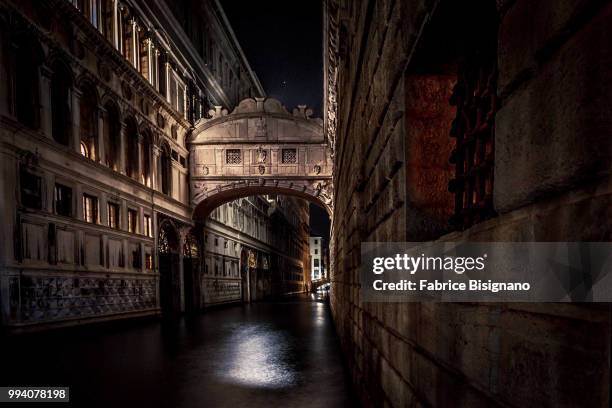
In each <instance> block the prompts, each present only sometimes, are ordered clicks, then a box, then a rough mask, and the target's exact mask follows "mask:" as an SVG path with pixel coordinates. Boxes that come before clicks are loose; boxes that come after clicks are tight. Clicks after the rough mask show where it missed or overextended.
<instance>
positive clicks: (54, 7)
mask: <svg viewBox="0 0 612 408" xmlns="http://www.w3.org/2000/svg"><path fill="white" fill-rule="evenodd" d="M183 7H189V10H190V13H184V9H183ZM0 83H2V84H3V86H0V218H1V219H2V221H3V225H2V230H1V232H2V233H1V234H0V319H1V323H2V325H3V326H4V327H8V328H10V329H11V330H21V329H27V328H29V327H44V326H45V325H59V324H66V325H69V324H78V323H80V322H84V321H90V320H97V319H98V320H99V319H114V318H121V317H128V316H135V315H146V314H158V313H160V310H164V311H168V312H178V311H181V310H192V309H194V308H198V307H200V306H201V304H200V302H199V293H200V292H201V290H202V287H206V285H203V286H202V287H201V285H200V284H201V283H202V282H200V280H199V273H200V271H201V269H202V267H203V264H202V262H201V259H200V258H199V255H200V254H201V252H202V251H201V250H199V249H200V248H201V245H202V239H203V224H204V220H203V219H198V220H197V221H198V222H197V223H196V222H195V221H194V217H193V212H194V206H193V205H192V201H191V197H190V193H189V192H190V185H189V179H190V174H189V173H190V169H189V164H188V163H189V162H190V158H189V155H190V152H189V144H188V142H189V138H190V134H191V130H192V129H193V126H194V124H196V123H198V121H200V119H202V118H204V117H207V116H208V111H209V110H210V109H211V107H213V106H217V105H224V106H228V107H229V108H230V109H234V107H236V106H237V105H238V101H240V100H242V99H244V98H247V97H264V96H265V93H264V91H263V89H262V87H261V84H260V83H259V81H258V79H257V77H256V75H255V74H254V73H253V72H252V70H251V69H250V67H249V65H248V62H247V61H246V59H245V57H244V55H243V54H242V51H241V49H240V46H239V44H238V43H237V41H236V39H235V37H234V35H233V32H232V30H231V27H230V26H229V24H228V22H227V19H226V18H225V16H224V14H223V10H222V9H221V8H220V6H219V3H218V2H216V1H212V0H211V1H198V2H196V1H193V2H183V1H170V0H168V1H165V0H154V1H147V2H142V1H132V0H126V1H119V0H84V1H81V0H79V1H76V0H75V1H67V0H43V1H36V2H33V1H9V0H0ZM4 85H6V86H4ZM304 115H305V113H304ZM304 120H306V119H304ZM253 126H255V127H257V126H259V127H258V128H257V129H259V130H258V132H267V130H266V129H265V127H263V128H262V127H261V123H260V124H253ZM260 159H261V157H260ZM267 160H268V158H264V159H262V163H265V162H267ZM262 165H264V164H262ZM230 289H231V288H228V291H230V292H232V291H235V288H234V289H231V290H230ZM228 293H229V292H228ZM232 293H233V292H232ZM232 296H233V295H232Z"/></svg>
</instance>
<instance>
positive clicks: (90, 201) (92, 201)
mask: <svg viewBox="0 0 612 408" xmlns="http://www.w3.org/2000/svg"><path fill="white" fill-rule="evenodd" d="M83 220H84V221H85V222H89V223H91V224H97V222H98V199H97V198H96V197H94V196H91V195H89V194H83Z"/></svg>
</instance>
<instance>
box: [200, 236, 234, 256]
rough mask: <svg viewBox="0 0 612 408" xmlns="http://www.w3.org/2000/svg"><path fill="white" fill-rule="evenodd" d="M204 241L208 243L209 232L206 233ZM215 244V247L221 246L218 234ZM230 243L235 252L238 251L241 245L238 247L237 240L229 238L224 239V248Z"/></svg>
mask: <svg viewBox="0 0 612 408" xmlns="http://www.w3.org/2000/svg"><path fill="white" fill-rule="evenodd" d="M204 242H205V243H208V234H204ZM214 245H215V247H218V246H219V237H217V236H215V239H214ZM230 245H231V247H232V249H233V250H234V252H238V249H239V247H238V243H237V242H235V241H232V240H229V239H226V240H224V241H223V248H224V249H228V248H229V247H230Z"/></svg>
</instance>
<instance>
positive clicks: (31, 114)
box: [8, 34, 44, 129]
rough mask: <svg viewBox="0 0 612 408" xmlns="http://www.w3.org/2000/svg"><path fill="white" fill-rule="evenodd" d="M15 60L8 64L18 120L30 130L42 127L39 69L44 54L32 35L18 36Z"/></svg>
mask: <svg viewBox="0 0 612 408" xmlns="http://www.w3.org/2000/svg"><path fill="white" fill-rule="evenodd" d="M13 47H14V51H15V52H14V54H13V58H14V59H13V60H12V61H10V63H9V64H8V69H9V71H10V77H11V78H12V80H13V87H12V92H13V95H12V99H13V101H14V107H13V109H14V113H15V116H16V117H17V120H18V121H19V122H21V123H22V124H24V125H26V126H27V127H29V128H30V129H37V128H38V127H39V126H40V106H39V105H40V100H39V91H40V89H39V72H38V71H39V69H40V65H41V63H42V61H43V57H44V53H43V51H42V49H41V47H40V44H39V43H38V41H37V40H36V39H35V38H33V37H32V36H31V35H28V34H25V35H21V36H17V37H16V38H15V40H14V41H13Z"/></svg>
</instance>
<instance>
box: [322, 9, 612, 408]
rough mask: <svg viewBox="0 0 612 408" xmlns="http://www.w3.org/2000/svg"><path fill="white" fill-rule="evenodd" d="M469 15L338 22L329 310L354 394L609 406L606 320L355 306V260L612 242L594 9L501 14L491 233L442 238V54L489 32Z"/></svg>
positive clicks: (609, 73)
mask: <svg viewBox="0 0 612 408" xmlns="http://www.w3.org/2000/svg"><path fill="white" fill-rule="evenodd" d="M451 3H456V4H454V5H451ZM488 3H495V2H492V1H491V2H488ZM457 4H459V5H457ZM465 4H466V3H463V2H451V1H442V2H435V1H424V0H423V1H418V0H414V1H399V0H398V1H391V0H377V1H373V0H372V1H366V0H364V1H360V2H353V1H347V2H344V3H343V4H337V6H338V11H337V15H335V16H334V17H335V18H336V20H337V22H338V25H339V27H338V32H339V34H338V44H337V48H338V51H337V52H338V64H337V67H338V74H337V81H338V85H337V87H338V95H337V103H338V107H337V124H338V126H337V132H336V141H335V157H334V166H335V175H334V187H335V207H334V215H333V231H332V245H331V247H332V251H333V253H332V259H333V272H332V273H333V275H332V280H333V289H332V294H331V305H332V310H333V314H334V318H335V322H336V326H337V329H338V333H339V335H340V338H341V342H342V345H343V349H344V351H345V354H346V358H347V361H348V365H349V367H350V372H351V375H352V377H353V381H354V384H355V387H356V390H357V392H358V393H359V395H360V396H361V399H362V401H363V403H364V405H365V406H394V407H400V406H465V407H474V406H579V405H580V406H602V407H603V406H608V405H609V400H610V396H609V384H610V339H611V337H610V323H611V321H610V309H609V306H608V305H601V304H599V305H597V304H436V303H405V304H379V303H369V304H366V303H362V302H361V299H360V293H359V278H358V276H359V273H358V268H359V266H360V254H359V253H360V243H361V242H366V241H411V240H413V241H417V240H430V239H440V240H449V241H451V240H452V241H456V240H480V241H572V240H585V241H586V240H593V241H599V240H610V239H611V238H612V237H611V235H612V228H610V225H611V222H610V220H611V219H612V217H611V216H612V205H611V204H612V179H610V177H609V174H610V170H611V165H610V163H612V160H611V159H612V157H611V155H612V143H611V142H610V134H611V132H610V131H611V130H612V119H611V118H612V115H610V114H609V112H608V110H609V108H610V106H612V100H611V99H612V92H610V89H609V87H610V83H612V81H611V79H612V78H611V77H612V68H610V67H612V64H611V62H612V61H611V56H612V32H611V30H612V28H611V27H612V5H611V4H609V2H603V1H595V0H584V1H577V2H576V1H541V2H533V1H531V0H516V1H512V0H508V1H497V2H496V9H495V10H494V11H495V13H496V15H497V18H498V21H497V22H496V27H498V29H496V31H497V32H496V33H494V35H495V34H497V35H498V40H497V63H498V68H499V76H498V94H499V96H500V99H501V106H500V109H499V111H498V113H497V115H496V120H495V126H496V142H495V168H494V174H495V189H494V195H493V199H494V204H495V210H496V212H497V214H498V215H497V216H496V217H494V218H492V219H490V220H488V221H485V222H481V223H477V224H476V225H475V226H473V227H471V228H470V229H467V230H465V231H462V232H449V231H450V228H449V227H448V224H447V223H446V222H445V219H446V218H447V217H448V216H449V214H450V205H451V204H450V203H451V202H452V195H451V194H450V193H448V190H447V182H448V180H449V179H450V178H451V176H452V172H451V171H450V168H449V167H448V166H447V162H446V157H447V155H448V153H449V151H450V150H451V149H452V144H453V143H454V141H453V139H451V138H450V137H448V132H449V130H450V120H452V113H453V112H454V110H453V108H452V107H449V105H448V96H450V91H451V86H450V83H452V81H453V74H454V72H456V70H455V64H456V62H457V61H458V60H460V58H461V55H458V53H457V49H456V47H454V46H453V42H452V41H453V38H454V37H456V36H458V35H459V32H460V31H459V30H460V29H461V27H467V26H470V25H471V26H474V27H479V26H480V25H482V21H478V20H477V19H476V20H475V21H470V20H469V18H470V16H469V15H467V14H470V13H471V12H470V13H467V12H466V11H465V10H461V9H457V7H463V6H464V5H465ZM327 5H328V7H329V8H328V9H327V12H328V13H330V10H332V11H331V12H333V13H336V11H335V7H330V6H335V4H334V3H333V2H331V1H330V2H328V3H327ZM453 7H454V8H455V9H453ZM461 13H466V15H462V14H461ZM326 18H330V16H329V15H328V16H327V17H326ZM454 21H455V22H454ZM456 21H460V23H457V22H456ZM477 29H478V28H476V29H475V30H476V31H477ZM441 157H442V159H441ZM449 196H450V198H449Z"/></svg>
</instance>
